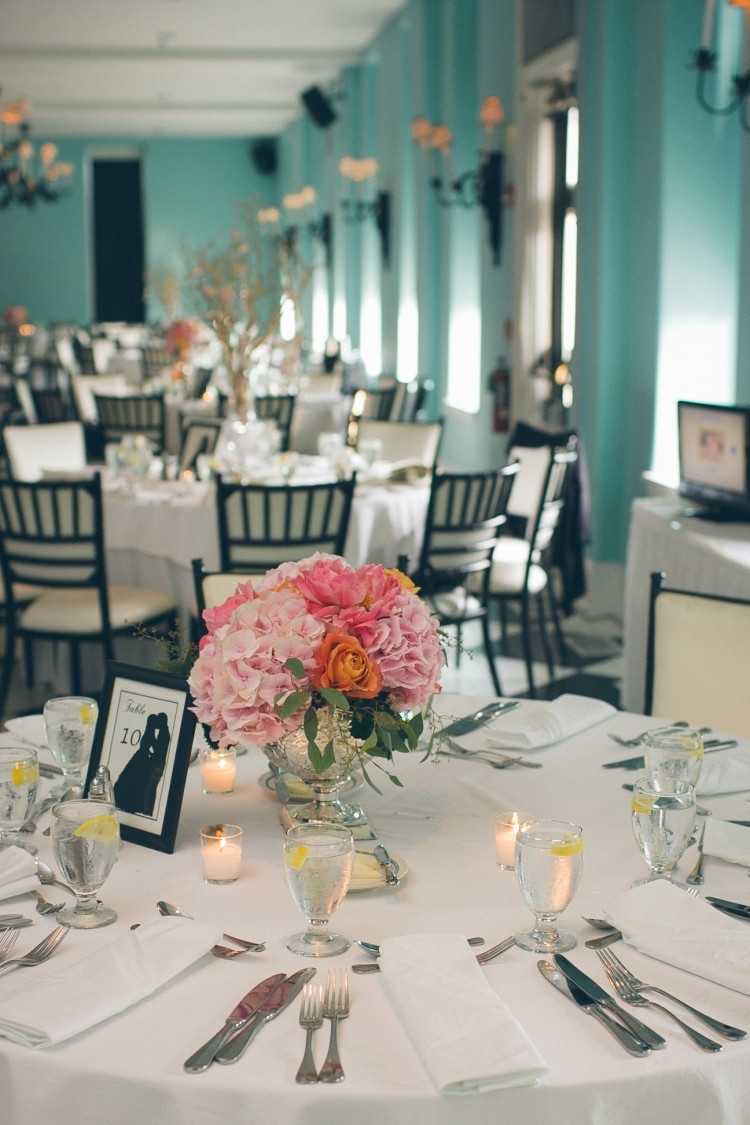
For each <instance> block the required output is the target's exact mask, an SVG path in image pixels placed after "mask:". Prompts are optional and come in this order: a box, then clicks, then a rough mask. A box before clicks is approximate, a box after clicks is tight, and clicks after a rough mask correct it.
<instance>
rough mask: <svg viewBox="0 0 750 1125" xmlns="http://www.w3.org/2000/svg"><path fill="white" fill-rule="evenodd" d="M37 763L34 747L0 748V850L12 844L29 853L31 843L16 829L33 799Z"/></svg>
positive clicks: (33, 848) (32, 851)
mask: <svg viewBox="0 0 750 1125" xmlns="http://www.w3.org/2000/svg"><path fill="white" fill-rule="evenodd" d="M38 788H39V764H38V762H37V756H36V750H30V749H23V748H20V747H18V748H16V747H12V746H10V747H7V748H3V749H2V750H0V849H3V848H8V847H10V846H11V845H12V844H15V845H17V846H18V847H22V848H24V849H25V850H26V851H28V852H31V853H32V854H33V853H34V852H35V851H36V848H35V847H34V846H33V844H28V843H26V842H21V841H20V838H19V836H18V832H19V829H20V827H21V825H22V824H23V822H24V821H25V820H26V817H27V816H28V815H29V813H30V812H31V808H32V806H33V804H34V801H35V800H36V795H37V790H38Z"/></svg>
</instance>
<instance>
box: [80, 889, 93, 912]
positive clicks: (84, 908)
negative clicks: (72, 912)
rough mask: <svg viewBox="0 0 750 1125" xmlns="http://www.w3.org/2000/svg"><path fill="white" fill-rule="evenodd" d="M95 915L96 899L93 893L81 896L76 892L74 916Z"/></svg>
mask: <svg viewBox="0 0 750 1125" xmlns="http://www.w3.org/2000/svg"><path fill="white" fill-rule="evenodd" d="M95 913H96V897H95V892H94V891H92V892H91V893H90V894H86V895H85V894H81V893H80V892H79V891H76V914H95Z"/></svg>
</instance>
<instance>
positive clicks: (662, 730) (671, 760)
mask: <svg viewBox="0 0 750 1125" xmlns="http://www.w3.org/2000/svg"><path fill="white" fill-rule="evenodd" d="M643 746H644V757H645V760H646V773H647V774H648V776H649V777H650V778H651V780H652V781H656V782H658V783H659V785H661V786H662V787H664V786H665V785H669V784H670V782H672V781H687V782H688V783H689V784H690V785H697V784H698V777H699V776H700V772H701V766H702V765H703V737H702V735H701V733H700V731H697V730H693V729H692V728H691V727H675V726H671V727H657V729H656V730H650V731H648V732H647V733H646V734H645V735H644V738H643Z"/></svg>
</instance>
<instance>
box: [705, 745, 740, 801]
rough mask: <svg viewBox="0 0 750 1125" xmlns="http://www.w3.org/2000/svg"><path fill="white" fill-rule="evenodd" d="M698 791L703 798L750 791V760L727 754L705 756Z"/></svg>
mask: <svg viewBox="0 0 750 1125" xmlns="http://www.w3.org/2000/svg"><path fill="white" fill-rule="evenodd" d="M697 789H698V793H699V794H700V795H701V796H703V797H710V796H711V795H712V794H716V793H740V792H741V791H742V790H743V789H750V759H748V758H744V759H743V758H738V757H737V756H736V755H735V756H733V757H730V756H729V755H728V754H727V753H726V752H721V753H718V754H704V755H703V761H702V763H701V772H700V776H699V778H698V785H697Z"/></svg>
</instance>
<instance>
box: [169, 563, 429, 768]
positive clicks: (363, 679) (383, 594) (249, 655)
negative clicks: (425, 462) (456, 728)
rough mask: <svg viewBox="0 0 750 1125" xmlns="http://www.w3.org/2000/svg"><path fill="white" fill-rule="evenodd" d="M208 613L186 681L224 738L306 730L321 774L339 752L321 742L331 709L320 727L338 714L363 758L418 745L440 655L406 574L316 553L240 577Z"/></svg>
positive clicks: (218, 737) (224, 742)
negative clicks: (255, 578) (251, 578)
mask: <svg viewBox="0 0 750 1125" xmlns="http://www.w3.org/2000/svg"><path fill="white" fill-rule="evenodd" d="M203 616H204V620H205V622H206V625H207V627H208V633H207V634H206V636H205V637H203V639H202V641H201V645H200V651H199V655H198V658H197V660H196V662H195V664H194V665H193V668H192V671H191V673H190V677H189V685H190V690H191V692H192V695H193V699H194V704H195V706H194V708H193V709H194V711H195V714H196V715H197V717H198V719H199V721H200V722H202V723H204V724H205V725H206V726H207V727H208V728H209V729H210V733H211V738H212V739H213V740H214V741H216V742H218V744H219V745H220V746H232V745H236V744H237V743H242V742H255V743H257V744H260V745H263V744H267V743H270V742H274V741H275V740H277V739H279V738H280V737H282V736H283V735H284V734H285V733H287V732H289V731H296V730H298V729H299V728H300V727H303V728H304V731H305V734H306V736H307V744H308V755H309V758H310V761H311V763H312V765H313V767H314V769H315V770H316V771H317V772H318V773H322V772H324V770H326V769H327V768H329V767H330V766H331V765H332V764H333V762H334V760H335V754H334V746H333V740H332V739H331V740H330V741H328V743H327V744H326V745H325V747H323V748H321V747H320V746H319V745H318V744H317V742H316V736H317V734H318V726H319V723H318V718H319V716H320V715H321V712H322V711H327V712H328V717H329V718H331V719H332V720H333V724H331V723H327V724H326V726H327V728H328V729H331V726H332V725H333V727H336V726H338V727H339V729H340V727H341V724H342V720H344V722H345V725H346V728H347V730H348V731H349V733H350V735H351V738H352V739H356V740H358V746H359V755H360V758H362V757H365V756H367V757H370V758H381V759H386V760H391V759H392V758H393V754H394V753H395V752H406V751H409V750H413V749H415V748H416V746H417V743H418V741H419V737H420V735H421V733H422V730H423V715H422V712H423V711H424V710H425V709H427V708H428V704H429V702H430V699H431V697H432V695H433V694H434V693H436V692H438V691H440V684H439V680H440V672H441V669H442V667H443V665H444V663H445V657H444V654H443V649H442V646H441V641H440V633H439V629H438V624H437V620H436V618H434V617H432V616H431V615H430V612H429V610H428V608H427V606H426V605H425V603H424V602H423V601H422V600H421V598H419V596H418V591H417V588H416V587H415V586H414V584H413V583H412V582H411V580H410V579H409V578H408V577H407V576H406V575H405V574H402V573H401V572H400V571H398V570H388V569H386V568H385V567H383V566H380V565H378V564H366V565H365V566H362V567H360V568H359V570H354V568H353V567H351V566H349V564H348V563H347V562H345V561H344V559H342V558H339V557H338V556H335V555H321V554H317V555H313V556H311V557H310V558H307V559H302V560H301V561H300V562H289V563H284V564H283V565H282V566H280V567H277V568H276V569H274V570H270V571H268V573H267V574H265V575H264V577H263V578H262V579H261V580H260V581H259V582H257V583H256V584H255V585H253V583H251V582H244V583H241V584H240V585H239V586H238V587H237V590H236V591H235V593H234V594H233V595H232V597H231V598H229V599H228V600H227V601H226V602H224V603H223V604H222V605H220V606H218V607H215V608H213V609H207V610H206V611H205V612H204V615H203ZM392 780H396V779H395V778H392Z"/></svg>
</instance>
